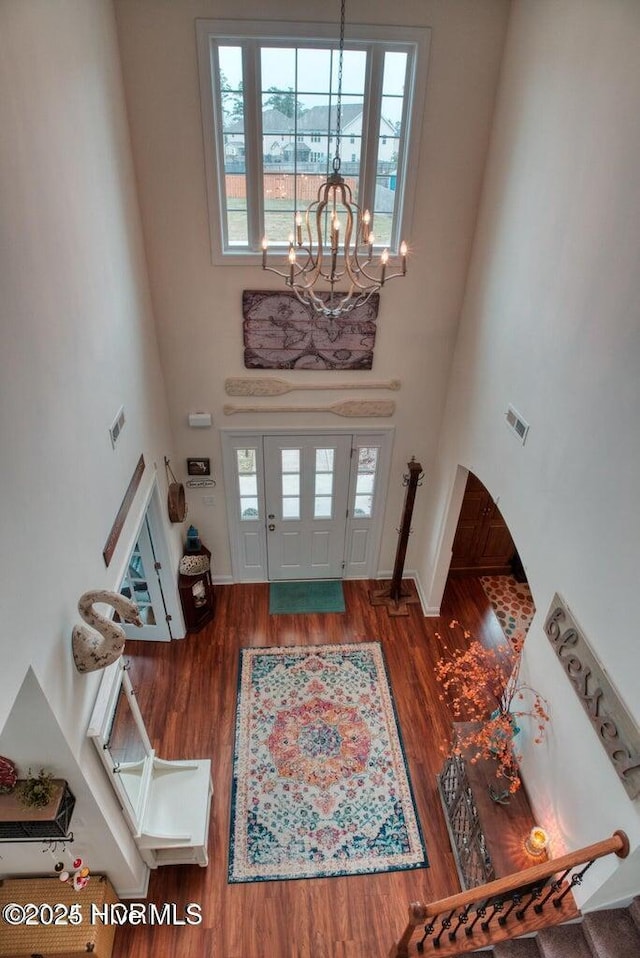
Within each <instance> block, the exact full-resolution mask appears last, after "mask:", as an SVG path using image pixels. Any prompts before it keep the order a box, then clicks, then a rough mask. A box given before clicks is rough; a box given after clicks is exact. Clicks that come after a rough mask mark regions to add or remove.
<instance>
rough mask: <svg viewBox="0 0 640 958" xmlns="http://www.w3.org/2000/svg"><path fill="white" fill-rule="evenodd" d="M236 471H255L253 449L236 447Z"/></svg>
mask: <svg viewBox="0 0 640 958" xmlns="http://www.w3.org/2000/svg"><path fill="white" fill-rule="evenodd" d="M236 457H237V460H238V473H249V472H256V471H257V469H256V451H255V449H237V450H236Z"/></svg>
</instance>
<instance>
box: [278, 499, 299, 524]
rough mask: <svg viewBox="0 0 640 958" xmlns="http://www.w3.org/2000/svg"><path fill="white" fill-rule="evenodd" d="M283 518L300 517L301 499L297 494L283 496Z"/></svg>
mask: <svg viewBox="0 0 640 958" xmlns="http://www.w3.org/2000/svg"><path fill="white" fill-rule="evenodd" d="M282 518H283V519H299V518H300V499H298V497H297V496H295V497H294V496H291V497H287V496H283V498H282Z"/></svg>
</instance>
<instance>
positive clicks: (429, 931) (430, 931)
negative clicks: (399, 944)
mask: <svg viewBox="0 0 640 958" xmlns="http://www.w3.org/2000/svg"><path fill="white" fill-rule="evenodd" d="M432 934H433V922H431V923H430V924H428V925H425V926H424V935H423V936H422V938H421V939H420V941H417V942H416V948H417V949H418V951H420V952H423V951H424V942H425V938H428V937H429V935H432Z"/></svg>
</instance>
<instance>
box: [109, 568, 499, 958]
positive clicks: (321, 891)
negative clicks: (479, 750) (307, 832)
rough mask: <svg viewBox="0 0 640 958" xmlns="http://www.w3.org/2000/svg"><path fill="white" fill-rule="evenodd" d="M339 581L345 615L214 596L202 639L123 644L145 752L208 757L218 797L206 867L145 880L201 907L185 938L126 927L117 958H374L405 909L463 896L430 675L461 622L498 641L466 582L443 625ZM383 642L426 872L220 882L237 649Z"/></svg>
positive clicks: (180, 930)
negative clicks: (145, 734)
mask: <svg viewBox="0 0 640 958" xmlns="http://www.w3.org/2000/svg"><path fill="white" fill-rule="evenodd" d="M372 587H376V588H379V587H380V583H379V582H376V583H367V582H353V581H348V582H345V583H344V591H345V599H346V608H347V611H346V613H345V614H344V615H342V614H340V615H339V614H323V615H298V616H294V615H291V616H286V615H279V616H270V615H269V611H268V586H267V585H265V584H259V585H234V586H227V587H223V588H218V589H217V609H216V615H215V620H214V621H213V622H212V623H210V624H209V625H208V626H207V627H205V629H203V630H202V632H200V633H199V634H197V635H191V636H188V637H187V638H186V639H184V640H183V641H179V642H172V643H169V644H164V643H147V642H127V649H126V654H127V656H129V657H130V658H131V672H130V674H131V679H132V682H133V685H134V687H135V688H136V689H137V694H138V701H139V704H140V708H141V710H142V714H143V716H144V719H145V722H146V724H147V728H148V730H149V734H150V737H151V741H152V744H153V746H154V748H155V749H156V751H157V753H158V755H159V756H160V757H161V758H166V759H174V758H175V759H177V758H211V759H212V764H213V778H214V796H213V804H212V813H211V829H210V834H209V866H208V868H206V869H203V868H199V867H198V866H178V867H165V868H160V869H158V870H157V871H155V872H153V873H152V875H151V881H150V886H149V899H148V900H149V901H153V902H156V903H158V904H163V903H164V902H175V903H176V904H177V906H178V913H179V914H180V913H181V912H182V911H183V909H184V906H185V905H186V904H187V903H189V902H197V903H199V904H200V905H201V906H202V916H203V921H202V924H201V925H200V926H197V927H196V926H190V927H188V926H187V927H180V926H177V927H166V926H153V927H140V926H135V927H134V926H124V927H122V928H119V929H118V931H117V935H116V944H115V950H114V956H115V958H152V956H153V958H158V956H163V958H164V956H166V958H168V956H172V958H365V956H366V958H378V956H381V958H382V956H384V955H386V954H387V953H388V951H389V949H390V947H391V945H392V943H393V941H394V940H396V939H397V938H398V937H399V935H400V933H401V931H402V930H403V928H404V926H405V923H406V915H407V907H408V904H409V902H411V901H415V900H417V899H421V900H424V901H429V900H434V899H438V898H442V897H444V896H446V895H448V894H452V893H454V892H456V891H458V890H459V884H458V879H457V875H456V869H455V865H454V861H453V856H452V853H451V849H450V846H449V840H448V836H447V831H446V827H445V822H444V817H443V814H442V811H441V808H440V802H439V799H438V795H437V791H436V779H435V776H436V772H437V771H438V770H439V768H440V765H441V762H442V756H441V752H440V749H441V747H443V746H446V744H447V742H448V738H449V732H450V726H451V717H450V715H449V712H448V708H447V706H446V704H445V703H443V702H441V701H440V699H439V694H440V691H439V687H438V685H437V683H436V681H435V679H434V676H433V665H434V663H435V662H436V661H437V659H438V658H440V656H441V655H442V649H443V643H444V644H446V645H448V646H449V647H450V648H453V647H456V646H457V645H459V643H460V641H461V630H460V629H456V628H450V625H449V623H450V622H451V620H453V619H457V620H459V621H460V622H461V623H462V624H463V625H464V626H465V628H467V629H468V630H469V631H470V632H471V633H472V634H473V635H476V636H478V637H479V638H481V639H482V640H483V641H485V642H487V643H494V642H496V641H499V640H500V638H501V637H502V632H501V630H500V627H499V625H498V621H497V619H496V618H495V616H494V614H493V612H492V611H491V608H490V606H489V602H488V600H487V598H486V596H485V594H484V592H483V591H482V587H481V586H480V584H479V582H478V581H477V580H475V579H456V580H451V581H450V584H449V586H448V587H447V591H446V593H445V597H444V601H443V605H442V616H441V618H439V619H425V618H424V617H423V615H422V612H421V610H420V606H419V605H412V606H409V616H408V617H407V618H391V617H389V616H388V614H387V612H386V610H385V609H383V608H373V607H371V606H370V605H369V601H368V590H369V588H372ZM371 639H378V640H380V642H381V643H382V646H383V648H384V652H385V657H386V661H387V667H388V671H389V676H390V681H391V687H392V689H393V693H394V697H395V702H396V707H397V712H398V719H399V723H400V727H401V730H402V736H403V739H404V745H405V751H406V756H407V761H408V764H409V771H410V776H411V781H412V785H413V790H414V795H415V801H416V806H417V809H418V814H419V817H420V821H421V824H422V829H423V834H424V838H425V842H426V846H427V855H428V858H429V863H430V867H429V868H426V869H420V870H415V871H405V872H390V873H385V874H381V875H365V876H350V877H348V878H319V879H312V880H296V881H274V882H255V883H251V884H234V885H228V884H227V850H228V839H229V814H230V784H231V775H232V762H233V744H234V721H235V700H236V682H237V672H238V650H239V649H240V648H242V647H243V646H274V645H295V646H303V645H313V644H322V643H341V642H359V641H364V640H371Z"/></svg>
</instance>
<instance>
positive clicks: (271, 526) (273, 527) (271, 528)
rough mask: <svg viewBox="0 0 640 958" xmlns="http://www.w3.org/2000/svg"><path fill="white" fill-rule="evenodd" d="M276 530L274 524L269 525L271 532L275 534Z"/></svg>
mask: <svg viewBox="0 0 640 958" xmlns="http://www.w3.org/2000/svg"><path fill="white" fill-rule="evenodd" d="M274 529H275V524H274V523H273V522H270V523H269V532H273V530H274Z"/></svg>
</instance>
